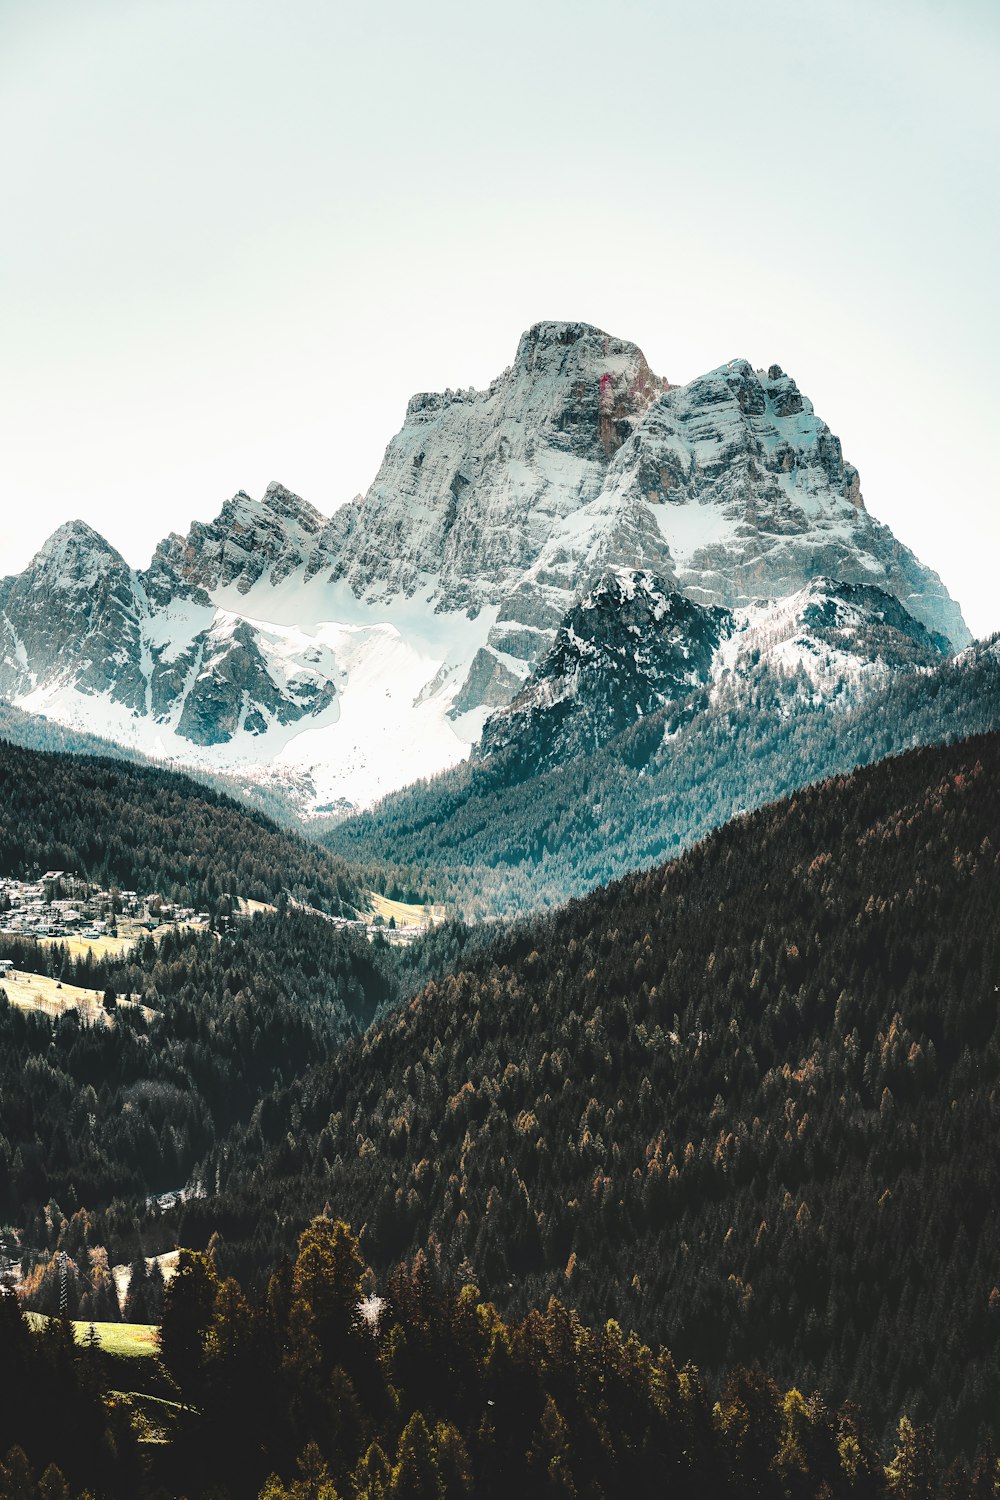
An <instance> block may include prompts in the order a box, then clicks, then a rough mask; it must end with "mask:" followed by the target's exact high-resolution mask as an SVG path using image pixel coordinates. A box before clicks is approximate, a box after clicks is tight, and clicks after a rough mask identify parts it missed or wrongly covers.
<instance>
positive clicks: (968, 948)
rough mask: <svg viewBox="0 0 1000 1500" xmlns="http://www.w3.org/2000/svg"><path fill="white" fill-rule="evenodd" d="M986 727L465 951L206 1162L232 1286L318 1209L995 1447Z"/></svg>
mask: <svg viewBox="0 0 1000 1500" xmlns="http://www.w3.org/2000/svg"><path fill="white" fill-rule="evenodd" d="M998 830H1000V737H998V736H988V737H983V738H980V739H978V740H973V741H969V742H967V743H965V744H963V745H961V746H956V747H953V748H943V749H942V748H939V749H935V750H927V751H919V752H913V753H911V754H909V755H906V756H903V757H901V758H899V759H897V760H894V761H890V762H886V763H882V764H880V765H878V766H875V767H872V768H870V769H868V770H866V771H863V772H859V773H856V774H855V775H854V776H852V777H851V778H841V779H837V780H835V781H832V782H830V783H827V784H825V785H822V786H819V787H814V788H811V789H809V790H807V791H805V792H803V793H800V794H798V795H797V796H795V797H794V798H792V799H791V800H790V801H787V802H785V803H782V804H778V805H776V806H774V807H771V808H768V809H766V810H764V811H762V812H760V813H757V814H755V815H752V816H750V817H746V818H742V819H739V820H737V822H735V823H733V824H731V825H729V826H727V827H726V828H724V829H722V830H720V831H718V832H717V833H715V834H713V835H712V837H711V838H709V839H708V840H707V841H706V842H705V843H704V844H702V845H700V846H698V847H697V848H696V849H694V850H692V851H691V852H690V853H689V854H688V855H686V856H685V857H684V858H682V859H681V860H680V861H678V862H677V863H675V864H673V865H670V866H667V867H666V868H664V869H660V870H657V871H655V872H652V873H650V874H646V875H640V876H633V877H630V878H628V879H626V880H624V881H622V882H620V883H619V884H616V885H614V886H612V887H610V888H609V889H608V890H605V891H600V892H597V893H595V894H594V895H593V896H592V897H590V898H588V899H587V900H585V901H582V902H576V903H572V904H571V905H570V906H569V907H568V908H567V909H566V910H564V911H563V912H561V913H559V914H558V915H557V916H555V917H553V918H548V919H544V920H538V921H536V922H535V923H534V924H525V925H523V926H522V927H520V928H517V929H515V930H514V931H513V932H512V933H509V934H508V933H504V932H503V931H502V930H501V931H500V932H499V933H497V934H496V935H495V936H494V937H493V939H492V941H491V940H490V939H489V938H488V937H487V936H481V937H480V939H479V940H478V941H477V942H476V943H475V944H473V945H472V946H471V947H470V948H469V949H468V956H467V960H466V962H465V965H464V967H461V968H459V970H458V972H455V973H452V974H450V975H448V976H446V977H444V978H443V979H441V980H440V981H435V982H432V983H431V984H429V985H428V986H427V988H426V989H425V991H424V993H423V994H422V995H421V996H420V998H419V999H418V1000H414V1001H413V1002H411V1003H409V1004H407V1005H406V1006H404V1007H403V1008H402V1009H400V1010H399V1011H397V1012H396V1013H394V1014H393V1015H392V1016H391V1017H389V1018H388V1019H387V1020H386V1021H385V1022H384V1023H383V1024H381V1025H380V1026H377V1027H375V1028H373V1029H372V1030H371V1031H369V1032H368V1033H367V1034H366V1035H365V1036H364V1037H363V1038H360V1039H359V1040H357V1041H355V1042H352V1043H350V1044H349V1045H348V1046H347V1048H346V1049H345V1050H344V1051H343V1052H342V1053H341V1054H340V1055H339V1056H338V1057H337V1058H336V1059H335V1060H334V1061H332V1062H331V1063H329V1064H327V1065H326V1066H324V1067H321V1068H318V1069H314V1070H312V1071H311V1072H309V1073H307V1074H306V1075H305V1076H304V1077H303V1078H301V1079H297V1080H296V1081H295V1082H294V1083H293V1084H292V1085H291V1086H290V1087H289V1088H288V1089H286V1090H284V1091H280V1090H279V1091H277V1092H275V1093H274V1094H273V1095H270V1096H268V1097H266V1098H264V1099H263V1100H262V1101H261V1103H260V1104H259V1105H258V1106H257V1107H256V1108H255V1110H254V1112H253V1115H252V1118H251V1121H250V1124H249V1125H248V1126H246V1127H241V1128H240V1129H238V1130H236V1131H234V1133H233V1134H232V1135H231V1137H230V1138H229V1140H228V1141H227V1142H226V1143H225V1147H224V1149H221V1148H219V1149H215V1150H213V1151H212V1152H211V1153H210V1155H209V1158H208V1160H207V1162H206V1164H205V1166H204V1169H203V1170H204V1176H205V1180H206V1181H207V1182H209V1183H212V1184H215V1185H216V1187H217V1191H216V1192H215V1193H214V1194H213V1195H212V1196H210V1197H209V1198H208V1199H207V1200H202V1201H196V1202H189V1203H187V1204H185V1205H184V1207H183V1209H182V1210H181V1213H180V1220H179V1225H178V1228H177V1234H178V1237H179V1241H180V1243H184V1244H194V1245H198V1244H204V1243H205V1242H206V1241H207V1239H208V1237H209V1235H210V1234H211V1233H212V1232H213V1231H218V1232H219V1234H220V1235H221V1237H222V1240H223V1241H224V1246H223V1248H222V1250H221V1252H220V1264H221V1265H222V1266H223V1267H224V1268H225V1269H227V1270H229V1269H233V1270H236V1271H238V1272H239V1273H240V1274H242V1275H244V1276H246V1277H249V1278H251V1279H254V1278H255V1277H257V1276H259V1275H260V1274H261V1273H262V1272H263V1270H264V1268H267V1267H269V1266H271V1265H273V1264H274V1263H275V1261H276V1259H277V1258H279V1256H280V1254H281V1253H282V1251H284V1250H287V1249H288V1248H289V1245H290V1240H291V1236H292V1235H293V1233H294V1232H295V1231H296V1228H297V1226H298V1225H300V1224H301V1222H302V1218H303V1216H304V1215H305V1214H307V1213H309V1212H310V1211H316V1210H318V1209H320V1208H321V1207H322V1205H323V1204H324V1202H326V1201H330V1202H332V1203H335V1204H336V1205H337V1208H338V1211H340V1212H343V1213H344V1214H345V1215H347V1216H349V1217H350V1218H351V1219H352V1221H353V1222H356V1223H358V1224H363V1225H364V1226H365V1239H364V1243H365V1248H366V1254H367V1255H368V1256H369V1258H370V1259H371V1261H372V1263H373V1265H375V1266H376V1268H378V1269H379V1270H384V1269H385V1268H386V1267H388V1266H391V1265H392V1264H394V1263H395V1262H397V1261H398V1260H399V1259H400V1258H404V1257H409V1256H412V1255H413V1254H414V1253H416V1252H417V1251H418V1250H422V1251H423V1252H424V1253H425V1254H426V1256H427V1257H428V1260H429V1262H430V1263H431V1264H432V1265H434V1266H435V1267H440V1268H441V1270H442V1273H443V1274H448V1275H452V1276H454V1277H456V1278H457V1279H458V1280H470V1281H475V1283H476V1284H477V1285H479V1286H480V1287H481V1288H482V1289H483V1291H484V1293H485V1294H486V1295H488V1296H489V1297H491V1298H493V1299H494V1300H495V1301H496V1302H497V1304H498V1306H499V1307H500V1308H501V1311H503V1312H504V1313H505V1315H509V1314H518V1313H523V1312H526V1311H527V1310H528V1309H529V1308H530V1307H532V1306H543V1305H545V1302H546V1301H547V1299H548V1297H549V1296H550V1295H554V1296H557V1297H559V1298H560V1299H566V1300H569V1301H571V1302H572V1303H573V1305H574V1306H576V1307H577V1308H578V1309H579V1311H580V1313H581V1316H583V1317H584V1318H585V1319H586V1320H588V1321H590V1322H592V1323H595V1324H599V1323H601V1322H603V1321H604V1319H606V1318H607V1317H609V1316H613V1317H615V1318H617V1319H618V1320H619V1322H620V1323H621V1324H622V1326H625V1327H635V1328H637V1329H638V1330H639V1331H640V1333H641V1334H642V1336H643V1337H644V1338H647V1339H650V1340H653V1341H656V1342H663V1343H666V1344H668V1345H669V1347H670V1348H671V1349H673V1350H674V1352H675V1353H676V1354H677V1355H678V1357H679V1358H680V1359H682V1360H686V1359H689V1358H692V1359H696V1360H697V1361H698V1362H699V1363H700V1364H701V1365H702V1366H703V1367H704V1368H705V1369H706V1371H707V1373H708V1375H709V1376H710V1377H711V1378H712V1379H716V1378H718V1377H719V1375H720V1372H722V1371H724V1370H726V1369H728V1368H733V1367H734V1366H736V1365H739V1364H743V1363H747V1362H750V1361H752V1360H754V1359H758V1358H759V1359H760V1360H761V1362H762V1363H764V1364H765V1366H766V1367H768V1368H769V1369H771V1370H772V1372H773V1373H774V1374H775V1376H776V1378H778V1379H779V1380H782V1381H785V1382H789V1383H790V1382H796V1383H799V1384H802V1385H804V1386H805V1387H808V1388H810V1389H812V1388H813V1387H814V1386H815V1387H817V1388H820V1389H823V1390H824V1391H826V1392H828V1393H830V1395H831V1396H832V1398H834V1399H835V1400H838V1401H839V1400H841V1399H844V1398H850V1399H853V1400H856V1401H858V1402H860V1403H861V1404H862V1405H863V1406H864V1408H865V1409H866V1410H867V1411H868V1412H869V1413H870V1414H871V1415H872V1417H873V1419H874V1420H875V1421H876V1423H878V1424H880V1426H881V1425H886V1424H891V1423H892V1422H894V1421H895V1419H896V1417H897V1415H898V1414H899V1412H900V1411H905V1412H907V1413H908V1414H909V1415H910V1416H911V1417H912V1419H913V1420H914V1421H916V1422H918V1423H919V1422H924V1421H927V1420H929V1419H930V1418H932V1417H933V1418H934V1420H935V1421H936V1422H937V1424H938V1430H939V1435H940V1438H941V1441H942V1442H943V1443H944V1445H945V1447H946V1448H948V1449H950V1450H951V1451H959V1450H962V1451H965V1452H966V1453H971V1452H974V1451H975V1450H976V1449H977V1448H979V1447H980V1446H981V1445H982V1443H983V1442H985V1441H986V1440H991V1441H995V1440H996V1439H997V1436H998V1434H997V1431H996V1427H997V1407H996V1401H995V1393H996V1390H997V1388H998V1382H1000V1290H998V1288H997V1284H996V1282H997V1270H996V1268H997V1266H998V1265H1000V1222H998V1218H997V1215H996V1213H995V1212H994V1209H993V1205H994V1204H995V1203H996V1201H997V1199H998V1196H1000V1160H998V1158H997V1155H996V1153H995V1152H993V1151H990V1150H989V1149H987V1148H986V1146H985V1143H988V1142H990V1141H993V1140H995V1139H996V1136H997V1131H998V1128H1000V1114H998V1111H1000V1103H998V1099H1000V1092H998V1085H1000V1025H998V1022H1000V1007H998V1001H997V986H998V984H1000V952H998V931H997V924H996V919H995V916H996V910H997V904H998V898H1000V863H998V850H1000V844H998Z"/></svg>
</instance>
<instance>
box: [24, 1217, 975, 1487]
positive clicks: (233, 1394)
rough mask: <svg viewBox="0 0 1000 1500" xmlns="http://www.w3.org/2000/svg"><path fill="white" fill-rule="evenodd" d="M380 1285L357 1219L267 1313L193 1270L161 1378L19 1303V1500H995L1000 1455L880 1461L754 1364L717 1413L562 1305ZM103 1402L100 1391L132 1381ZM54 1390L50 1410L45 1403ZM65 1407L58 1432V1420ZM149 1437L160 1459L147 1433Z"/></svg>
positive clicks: (835, 1413)
mask: <svg viewBox="0 0 1000 1500" xmlns="http://www.w3.org/2000/svg"><path fill="white" fill-rule="evenodd" d="M371 1274H372V1273H371V1271H370V1269H369V1268H368V1267H366V1266H365V1264H364V1258H363V1255H362V1252H361V1248H360V1244H359V1241H358V1239H357V1238H356V1237H355V1236H354V1235H352V1233H351V1231H350V1229H349V1227H348V1226H347V1225H346V1224H344V1223H342V1222H340V1221H331V1220H330V1219H329V1218H318V1219H316V1220H315V1221H314V1222H313V1223H312V1224H311V1225H309V1226H308V1228H307V1229H306V1230H305V1231H304V1232H303V1234H302V1236H301V1238H300V1240H299V1244H298V1247H297V1254H296V1255H295V1258H294V1260H293V1261H292V1260H290V1261H287V1262H285V1263H283V1264H282V1265H281V1266H280V1267H279V1268H278V1269H277V1270H276V1271H275V1273H274V1275H273V1276H272V1277H271V1278H270V1280H269V1282H268V1285H267V1288H266V1291H265V1292H264V1293H263V1294H262V1295H261V1296H260V1297H257V1298H248V1297H247V1296H246V1295H245V1293H244V1291H243V1289H242V1288H241V1287H240V1285H239V1284H238V1282H236V1281H235V1280H234V1279H233V1278H231V1277H229V1278H223V1277H221V1276H220V1274H219V1272H218V1270H217V1267H216V1265H215V1263H214V1259H213V1257H212V1256H211V1255H209V1256H203V1255H199V1254H195V1253H193V1252H190V1251H185V1252H183V1254H182V1257H181V1264H180V1268H179V1271H178V1274H177V1276H176V1278H175V1279H174V1281H173V1282H172V1283H171V1285H170V1287H169V1289H168V1291H167V1293H166V1298H165V1303H164V1309H163V1319H162V1328H161V1330H160V1336H159V1350H160V1354H161V1358H162V1365H159V1366H158V1365H156V1364H154V1363H153V1361H152V1360H151V1359H147V1360H143V1361H141V1362H140V1361H133V1362H132V1366H133V1367H132V1369H127V1368H126V1365H127V1363H128V1362H127V1361H126V1362H123V1361H122V1360H120V1359H119V1360H114V1359H109V1358H107V1357H106V1356H104V1355H102V1354H101V1353H100V1352H99V1351H98V1349H97V1348H96V1347H95V1346H94V1345H93V1341H91V1342H90V1343H89V1344H88V1343H87V1341H85V1342H84V1346H83V1347H82V1348H81V1347H80V1346H79V1344H76V1345H74V1343H73V1338H72V1334H71V1332H70V1331H69V1325H66V1324H64V1323H61V1322H60V1321H59V1320H58V1319H53V1320H51V1321H50V1322H49V1323H48V1324H47V1325H46V1326H45V1328H44V1329H43V1331H42V1332H40V1333H38V1332H34V1333H33V1332H31V1331H30V1330H29V1329H28V1327H27V1326H26V1324H25V1322H24V1320H23V1318H22V1316H21V1314H20V1312H19V1310H18V1307H17V1303H16V1299H15V1298H14V1297H12V1296H10V1295H7V1296H3V1295H0V1361H2V1363H3V1373H4V1375H5V1377H7V1379H8V1383H7V1384H6V1386H5V1389H6V1391H8V1392H9V1394H8V1395H7V1396H6V1398H5V1400H4V1401H3V1402H2V1403H0V1454H3V1453H6V1459H5V1460H2V1459H0V1494H3V1495H4V1496H5V1497H9V1500H69V1497H70V1495H71V1494H72V1495H77V1494H79V1493H80V1487H81V1486H83V1485H86V1486H87V1490H86V1494H87V1495H91V1494H94V1493H97V1494H100V1495H105V1496H108V1497H121V1500H140V1497H146V1496H148V1497H150V1500H154V1497H155V1500H162V1497H164V1496H167V1495H181V1494H183V1495H187V1496H190V1497H195V1496H200V1497H203V1500H253V1497H254V1496H259V1497H260V1500H340V1497H343V1500H465V1497H472V1496H477V1497H479V1496H481V1497H489V1500H492V1497H496V1500H505V1497H507V1496H509V1495H511V1494H512V1493H516V1494H519V1495H524V1496H525V1497H526V1500H535V1497H538V1500H543V1497H546V1500H548V1497H553V1496H563V1497H574V1496H580V1497H587V1500H603V1497H607V1500H617V1497H620V1496H624V1495H629V1496H636V1497H637V1500H646V1497H648V1500H653V1497H659V1496H662V1495H664V1494H668V1495H677V1496H679V1497H682V1500H683V1497H696V1496H698V1497H703V1496H705V1495H710V1496H713V1497H715V1496H718V1497H719V1500H743V1497H748V1496H758V1497H760V1500H812V1497H815V1500H834V1497H844V1500H847V1497H864V1500H883V1497H884V1500H931V1497H933V1496H940V1497H941V1500H945V1497H947V1500H966V1497H967V1500H985V1497H987V1496H990V1497H992V1496H995V1495H996V1493H997V1482H998V1472H1000V1471H998V1465H997V1460H996V1458H995V1456H994V1454H993V1453H992V1452H991V1451H990V1450H986V1451H984V1452H983V1453H981V1454H979V1455H977V1456H976V1458H975V1459H974V1460H973V1461H972V1463H971V1464H970V1463H967V1462H965V1461H963V1460H961V1459H958V1460H953V1461H952V1462H951V1463H950V1464H949V1465H948V1466H947V1467H945V1466H943V1465H942V1464H941V1463H940V1461H939V1459H938V1457H937V1455H936V1452H935V1438H934V1433H933V1431H932V1429H930V1428H929V1427H925V1426H919V1425H915V1424H914V1423H913V1422H911V1421H910V1420H909V1419H908V1418H907V1417H905V1416H904V1417H903V1418H901V1420H900V1422H899V1424H898V1427H897V1430H896V1432H895V1433H894V1434H893V1439H892V1441H891V1442H890V1443H889V1444H888V1446H887V1448H886V1450H885V1452H884V1453H882V1452H880V1450H879V1447H878V1445H877V1443H876V1442H875V1440H874V1438H873V1436H872V1433H871V1430H870V1428H869V1426H868V1424H867V1422H866V1420H865V1414H864V1413H863V1412H862V1411H860V1410H859V1409H858V1408H857V1407H856V1406H854V1405H851V1404H849V1403H845V1404H843V1405H841V1406H840V1407H838V1408H837V1409H836V1410H833V1409H831V1408H829V1407H828V1406H827V1404H826V1403H825V1402H824V1400H823V1398H822V1396H820V1395H819V1394H816V1393H803V1392H802V1391H800V1390H799V1389H798V1388H796V1387H789V1388H787V1389H785V1388H782V1387H781V1386H780V1385H779V1384H777V1383H776V1382H775V1381H774V1380H773V1379H772V1378H770V1377H769V1376H768V1375H767V1374H766V1373H764V1372H763V1371H762V1370H761V1369H760V1368H759V1367H757V1366H754V1367H752V1368H742V1369H737V1370H734V1371H732V1372H730V1373H729V1374H728V1375H727V1376H726V1377H725V1379H724V1380H723V1381H722V1382H721V1383H720V1386H719V1390H718V1393H717V1396H716V1397H715V1399H713V1398H712V1397H711V1396H710V1395H709V1394H708V1392H707V1391H706V1388H705V1385H704V1382H703V1380H702V1378H701V1376H700V1374H699V1372H698V1370H697V1368H696V1367H695V1366H694V1365H692V1364H685V1365H683V1366H678V1364H677V1362H676V1361H675V1359H674V1358H673V1357H672V1355H671V1354H670V1352H669V1351H668V1350H667V1349H664V1348H659V1349H654V1348H651V1347H650V1346H648V1345H646V1344H644V1343H643V1342H642V1341H641V1340H640V1339H638V1338H636V1336H635V1335H634V1334H630V1333H627V1332H625V1331H624V1330H623V1329H622V1328H621V1327H619V1325H618V1324H617V1323H615V1322H614V1321H608V1322H606V1323H605V1324H604V1325H603V1326H601V1327H600V1328H590V1327H588V1326H587V1325H586V1324H584V1323H583V1322H581V1320H580V1318H579V1317H578V1316H577V1314H576V1313H575V1312H573V1311H572V1310H570V1309H568V1308H567V1307H566V1305H565V1304H564V1303H562V1302H559V1301H558V1300H557V1299H555V1298H552V1299H551V1300H550V1301H549V1303H548V1305H547V1307H546V1308H545V1309H544V1310H539V1311H533V1312H532V1313H530V1314H529V1315H528V1316H527V1317H526V1318H524V1319H519V1320H516V1321H511V1320H509V1319H505V1318H504V1317H503V1316H501V1314H500V1313H498V1312H497V1310H496V1308H495V1307H494V1306H493V1305H492V1304H491V1303H489V1302H487V1301H485V1300H484V1299H483V1297H482V1295H481V1293H480V1292H479V1290H478V1289H477V1288H476V1287H475V1286H474V1285H471V1284H468V1285H466V1286H464V1287H462V1288H461V1290H451V1289H448V1288H447V1287H444V1286H443V1285H442V1284H441V1282H440V1280H439V1278H438V1277H437V1276H436V1275H435V1274H434V1271H433V1269H432V1268H431V1267H430V1266H429V1265H428V1263H427V1261H426V1260H425V1259H424V1258H422V1257H420V1256H418V1257H417V1258H416V1259H415V1260H414V1261H413V1262H412V1263H411V1264H409V1265H400V1266H397V1267H396V1268H395V1269H394V1270H393V1271H392V1273H391V1274H390V1275H389V1276H388V1278H387V1279H386V1283H385V1291H384V1295H382V1296H380V1297H377V1298H376V1297H373V1296H372V1295H370V1293H369V1294H367V1295H366V1287H367V1286H368V1285H369V1284H370V1281H371ZM122 1380H124V1381H126V1382H127V1383H128V1385H129V1387H130V1388H129V1389H128V1390H126V1391H122V1390H120V1389H119V1390H115V1391H113V1392H112V1394H111V1395H110V1397H107V1398H106V1399H105V1400H103V1401H102V1400H101V1391H102V1389H103V1390H106V1389H107V1387H108V1386H111V1385H113V1384H115V1383H117V1382H118V1381H122ZM43 1392H44V1400H40V1399H39V1397H40V1395H41V1393H43ZM53 1411H57V1412H58V1414H59V1420H58V1421H56V1422H53V1421H52V1419H51V1418H52V1413H53ZM138 1434H142V1440H141V1441H139V1440H137V1435H138ZM81 1500H82V1497H81Z"/></svg>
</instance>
